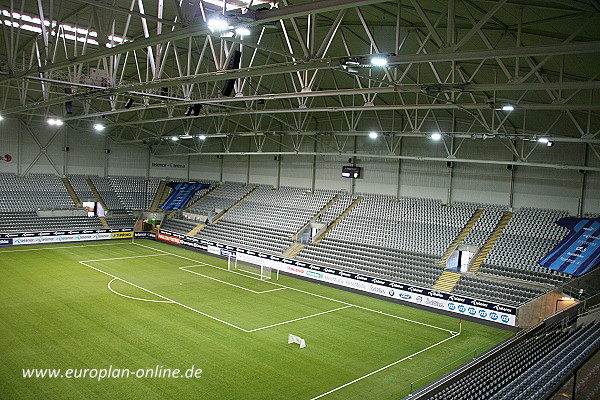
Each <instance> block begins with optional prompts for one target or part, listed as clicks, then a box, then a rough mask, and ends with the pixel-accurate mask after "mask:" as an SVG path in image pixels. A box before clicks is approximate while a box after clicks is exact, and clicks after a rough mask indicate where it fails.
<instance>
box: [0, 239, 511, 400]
mask: <svg viewBox="0 0 600 400" xmlns="http://www.w3.org/2000/svg"><path fill="white" fill-rule="evenodd" d="M167 253H168V254H167ZM87 260H96V261H87ZM182 268H183V269H182ZM226 269H227V260H223V259H220V258H215V257H211V256H208V255H204V254H200V253H197V252H192V251H189V250H186V249H181V248H178V247H174V246H169V245H166V244H163V243H159V242H154V241H150V240H139V241H136V242H135V243H132V242H130V241H114V242H102V243H86V244H62V245H54V246H40V247H26V248H3V249H0V322H1V323H0V350H1V351H0V354H1V356H2V357H1V360H2V362H1V363H0V397H1V398H3V399H42V398H44V399H92V398H102V399H144V400H149V399H192V398H194V399H312V398H315V397H318V396H321V395H323V394H326V393H328V392H330V391H332V390H334V389H336V388H339V389H337V390H334V391H333V392H331V393H329V394H327V395H325V396H323V398H325V399H359V398H360V399H365V398H377V399H399V398H401V397H403V396H405V395H407V394H408V393H409V391H410V388H411V383H412V384H413V385H412V386H413V389H416V388H418V387H419V386H423V385H424V384H426V383H428V382H429V381H432V380H433V379H435V378H437V377H439V376H441V375H443V374H444V373H446V372H448V371H449V370H451V369H453V368H455V367H456V366H458V365H460V364H461V363H464V362H466V361H468V360H469V359H470V358H471V357H472V356H473V354H481V353H482V352H483V351H485V350H486V349H488V348H490V347H492V346H494V345H496V344H498V343H500V342H501V341H503V340H505V339H507V338H508V337H509V336H510V335H511V333H509V332H507V331H505V330H501V329H496V328H493V327H489V326H485V325H480V324H476V323H471V322H463V325H462V332H461V334H460V335H453V334H451V333H450V332H449V331H457V330H458V319H455V318H451V317H447V316H443V315H439V314H435V313H430V312H427V311H423V310H419V309H416V308H412V307H408V306H402V305H400V304H397V303H392V302H388V301H384V300H380V299H376V298H372V297H368V296H363V295H360V294H356V293H351V292H348V291H343V290H340V289H336V288H332V287H328V286H324V285H319V284H316V283H313V282H308V281H304V280H299V279H295V278H291V277H286V276H281V277H280V279H279V280H278V281H274V282H275V283H277V284H278V285H281V286H277V285H274V284H272V283H267V282H264V281H260V280H257V279H254V278H253V277H248V276H244V275H240V274H235V273H232V272H229V271H227V270H226ZM109 284H110V285H109ZM109 286H110V288H109ZM124 296H129V297H124ZM142 300H147V301H142ZM397 317H400V318H397ZM440 328H441V329H440ZM290 333H292V334H295V335H298V336H301V337H302V338H304V339H305V340H306V343H307V347H306V348H304V349H300V348H299V346H298V345H295V344H287V338H288V334H290ZM444 340H445V341H444ZM442 341H443V342H442ZM431 346H433V347H431ZM430 347H431V348H430ZM424 349H427V350H424ZM422 350H424V351H422ZM419 352H420V353H419ZM415 353H418V354H415ZM400 360H402V361H400ZM390 364H393V365H391V366H389V367H388V368H385V369H382V370H380V371H378V372H375V371H377V370H379V369H381V368H383V367H385V366H388V365H390ZM111 366H112V371H113V372H112V373H114V371H115V370H116V369H120V370H123V369H129V370H130V371H132V373H134V374H135V372H136V371H138V370H140V369H144V370H147V369H153V370H154V371H157V370H158V371H163V374H164V375H163V376H168V375H167V374H166V373H165V371H166V370H168V369H171V370H172V369H175V368H178V369H180V370H182V372H184V371H186V370H189V369H191V368H192V366H193V367H194V368H195V370H197V369H201V370H202V372H201V373H196V374H198V375H197V376H199V377H193V378H185V377H184V378H177V379H175V378H167V377H163V378H156V377H154V378H149V377H145V378H139V379H138V378H135V377H134V376H130V377H129V378H104V379H100V380H99V379H98V378H97V377H96V378H90V377H86V378H67V377H62V378H60V377H59V378H48V377H45V378H25V377H23V370H27V369H33V368H40V369H46V368H48V369H60V372H58V374H59V376H60V375H63V376H64V375H65V371H66V370H67V369H69V368H71V369H77V372H74V371H72V373H73V374H75V373H78V374H80V375H81V374H82V373H83V370H85V369H88V370H89V371H88V373H89V374H92V372H91V370H98V371H99V370H101V369H107V370H108V369H109V368H110V367H111ZM97 373H99V372H97ZM369 374H371V375H369ZM361 378H362V379H361ZM344 385H345V386H344ZM340 387H341V388H340Z"/></svg>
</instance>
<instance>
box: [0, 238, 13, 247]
mask: <svg viewBox="0 0 600 400" xmlns="http://www.w3.org/2000/svg"><path fill="white" fill-rule="evenodd" d="M12 241H13V240H12V239H6V238H5V239H0V246H10V245H12Z"/></svg>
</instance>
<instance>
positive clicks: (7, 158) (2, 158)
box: [0, 154, 13, 162]
mask: <svg viewBox="0 0 600 400" xmlns="http://www.w3.org/2000/svg"><path fill="white" fill-rule="evenodd" d="M12 159H13V158H12V156H11V155H10V154H5V155H0V161H5V162H11V161H12Z"/></svg>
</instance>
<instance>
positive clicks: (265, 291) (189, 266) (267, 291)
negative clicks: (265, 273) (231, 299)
mask: <svg viewBox="0 0 600 400" xmlns="http://www.w3.org/2000/svg"><path fill="white" fill-rule="evenodd" d="M164 255H166V254H164ZM194 267H203V265H188V266H185V267H179V269H181V270H183V271H185V272H189V273H190V274H195V275H200V276H203V277H204V278H207V279H212V280H213V281H217V282H221V283H223V284H225V285H229V286H233V287H236V288H238V289H242V290H247V291H248V292H252V293H255V294H263V293H269V292H275V291H277V290H285V288H277V289H269V290H261V291H257V290H252V289H248V288H246V287H243V286H239V285H236V284H233V283H230V282H226V281H222V280H220V279H217V278H213V277H211V276H207V275H204V274H201V273H199V272H194V271H188V270H187V269H186V268H194Z"/></svg>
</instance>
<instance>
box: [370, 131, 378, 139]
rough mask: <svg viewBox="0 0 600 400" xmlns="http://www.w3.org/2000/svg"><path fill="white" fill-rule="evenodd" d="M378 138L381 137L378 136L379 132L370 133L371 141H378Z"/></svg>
mask: <svg viewBox="0 0 600 400" xmlns="http://www.w3.org/2000/svg"><path fill="white" fill-rule="evenodd" d="M377 136H379V135H378V134H377V132H369V137H370V138H371V139H377Z"/></svg>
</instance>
